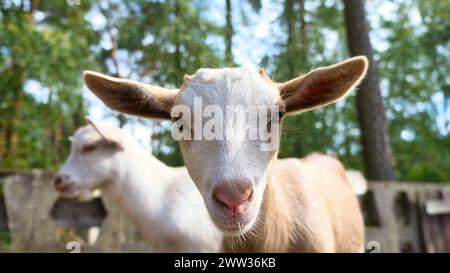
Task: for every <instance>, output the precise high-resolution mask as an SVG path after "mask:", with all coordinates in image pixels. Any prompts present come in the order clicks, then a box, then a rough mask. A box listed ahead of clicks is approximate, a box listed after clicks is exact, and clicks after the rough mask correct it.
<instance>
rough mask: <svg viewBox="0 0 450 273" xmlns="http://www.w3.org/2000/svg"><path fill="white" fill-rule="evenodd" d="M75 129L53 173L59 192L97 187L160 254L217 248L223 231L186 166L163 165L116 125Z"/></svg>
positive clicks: (80, 193) (82, 193) (83, 192)
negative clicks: (68, 150)
mask: <svg viewBox="0 0 450 273" xmlns="http://www.w3.org/2000/svg"><path fill="white" fill-rule="evenodd" d="M88 122H89V123H90V124H91V125H88V126H85V127H82V128H80V129H78V130H77V131H76V133H75V135H74V137H73V140H72V147H71V153H70V155H69V157H68V158H67V160H66V162H65V163H64V165H63V167H62V169H61V170H60V171H59V173H58V174H57V175H56V176H55V179H54V186H55V189H56V190H57V191H58V192H60V194H61V195H62V196H66V197H81V198H85V197H87V196H89V195H90V193H91V192H92V191H94V190H95V189H101V190H102V192H103V193H104V194H108V195H110V196H111V197H112V198H113V200H115V201H117V202H118V204H119V205H120V206H121V207H123V208H124V210H125V211H126V213H127V214H128V215H129V216H130V219H132V221H133V222H134V223H135V224H136V225H137V227H138V229H139V231H140V233H141V234H142V236H143V238H144V240H145V241H146V242H147V243H148V244H149V246H150V247H151V248H152V249H153V250H155V251H158V252H217V251H219V250H220V247H221V242H222V235H221V233H220V232H219V231H218V230H217V228H216V227H215V226H214V225H213V223H212V222H211V220H210V218H209V216H208V213H207V211H206V208H205V204H204V203H203V201H202V199H201V195H200V193H199V192H198V190H197V189H196V188H195V186H194V184H192V181H191V179H190V178H189V175H188V173H187V171H186V168H184V167H178V168H173V167H169V166H167V165H165V164H164V163H162V162H161V161H159V160H158V159H157V158H155V157H153V156H152V155H151V154H150V153H148V152H146V151H145V150H144V149H143V148H142V147H141V146H140V145H139V144H138V143H137V142H136V141H135V140H134V139H133V138H132V137H130V136H129V135H127V134H126V133H125V132H123V131H122V130H121V129H119V128H116V127H106V126H98V125H95V124H94V123H92V122H91V121H88Z"/></svg>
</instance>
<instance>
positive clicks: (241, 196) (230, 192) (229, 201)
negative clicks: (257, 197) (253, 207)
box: [213, 184, 253, 212]
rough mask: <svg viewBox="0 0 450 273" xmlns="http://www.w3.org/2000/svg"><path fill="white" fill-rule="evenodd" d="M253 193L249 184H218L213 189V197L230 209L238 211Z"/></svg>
mask: <svg viewBox="0 0 450 273" xmlns="http://www.w3.org/2000/svg"><path fill="white" fill-rule="evenodd" d="M252 194H253V189H252V186H251V184H245V185H244V186H234V185H232V186H231V185H218V186H216V187H214V189H213V198H214V199H215V200H216V201H217V202H219V203H221V204H222V205H224V206H226V207H227V208H228V209H230V210H232V211H237V212H240V211H241V210H242V208H243V207H244V205H245V204H246V203H247V202H248V201H249V200H250V198H251V197H252Z"/></svg>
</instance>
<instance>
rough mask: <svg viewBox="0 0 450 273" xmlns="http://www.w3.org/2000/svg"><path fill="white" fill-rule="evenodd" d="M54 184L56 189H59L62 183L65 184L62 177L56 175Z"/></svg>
mask: <svg viewBox="0 0 450 273" xmlns="http://www.w3.org/2000/svg"><path fill="white" fill-rule="evenodd" d="M53 182H54V184H55V187H58V186H59V185H61V183H62V182H63V178H62V176H61V175H59V174H58V175H56V176H55V179H54V181H53Z"/></svg>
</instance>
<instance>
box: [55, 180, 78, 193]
mask: <svg viewBox="0 0 450 273" xmlns="http://www.w3.org/2000/svg"><path fill="white" fill-rule="evenodd" d="M55 190H56V191H57V192H59V194H60V195H63V196H67V195H72V194H73V193H74V192H75V184H74V183H72V182H70V183H64V184H59V185H55Z"/></svg>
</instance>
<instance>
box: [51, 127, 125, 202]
mask: <svg viewBox="0 0 450 273" xmlns="http://www.w3.org/2000/svg"><path fill="white" fill-rule="evenodd" d="M102 129H103V130H104V131H105V132H107V131H108V130H106V129H105V128H102ZM108 129H114V128H108ZM97 130H98V127H96V128H94V127H92V126H85V127H82V128H80V129H78V130H77V132H76V133H75V135H74V136H73V139H72V146H71V151H70V155H69V157H68V158H67V159H66V162H65V163H64V165H63V167H62V168H61V170H60V171H59V172H58V174H57V175H56V176H55V178H54V186H55V190H57V191H58V192H59V193H60V194H61V195H62V196H65V197H78V198H80V199H89V198H90V197H91V193H92V191H94V190H95V189H98V188H101V187H102V186H105V185H107V183H108V182H109V181H111V179H113V177H114V175H116V174H117V171H118V169H119V166H117V162H118V160H117V157H118V156H120V151H121V146H120V144H119V142H118V140H116V139H115V140H112V139H106V138H105V134H102V135H100V134H99V132H98V131H97Z"/></svg>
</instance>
